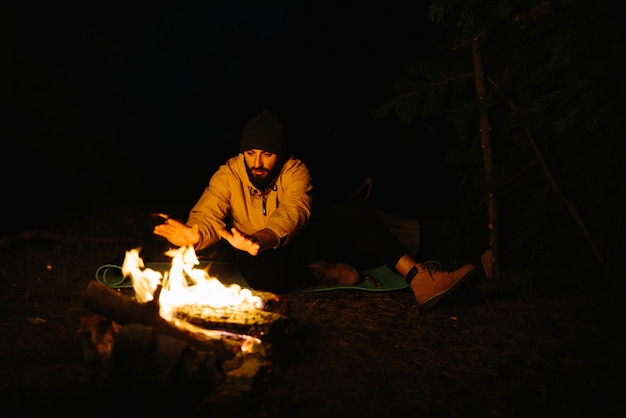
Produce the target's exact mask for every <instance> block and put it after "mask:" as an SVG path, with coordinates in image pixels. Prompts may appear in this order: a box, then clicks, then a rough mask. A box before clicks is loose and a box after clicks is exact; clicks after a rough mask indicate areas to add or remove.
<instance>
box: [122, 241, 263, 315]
mask: <svg viewBox="0 0 626 418" xmlns="http://www.w3.org/2000/svg"><path fill="white" fill-rule="evenodd" d="M165 254H166V255H168V256H170V257H172V265H171V268H170V270H169V271H166V272H165V273H161V272H159V271H155V270H152V269H150V268H146V267H145V264H144V262H143V259H142V258H141V257H140V256H139V250H138V249H133V250H130V251H126V257H125V258H124V263H123V264H122V274H123V275H124V276H125V277H128V276H130V278H131V282H132V284H133V289H134V290H135V297H136V299H137V300H138V301H139V302H142V303H144V302H149V301H151V300H153V299H154V293H155V291H156V289H157V287H158V286H159V285H160V286H161V287H162V289H161V293H160V296H159V306H160V311H159V315H160V316H161V317H162V318H163V319H165V320H167V321H172V320H173V319H174V318H173V316H174V312H175V310H176V308H178V307H181V306H208V307H212V308H229V309H231V310H232V309H235V310H241V311H250V310H260V309H263V307H264V306H265V301H264V300H263V299H262V298H261V297H259V296H256V295H253V294H252V291H251V290H250V289H245V288H242V287H241V286H239V285H237V284H232V285H229V286H225V285H224V284H222V282H220V281H219V280H218V279H217V278H213V277H210V276H209V273H208V271H206V270H204V269H199V268H196V266H197V265H199V264H200V262H199V260H198V258H197V256H196V253H195V251H194V249H193V247H180V248H178V249H172V250H169V251H168V252H166V253H165Z"/></svg>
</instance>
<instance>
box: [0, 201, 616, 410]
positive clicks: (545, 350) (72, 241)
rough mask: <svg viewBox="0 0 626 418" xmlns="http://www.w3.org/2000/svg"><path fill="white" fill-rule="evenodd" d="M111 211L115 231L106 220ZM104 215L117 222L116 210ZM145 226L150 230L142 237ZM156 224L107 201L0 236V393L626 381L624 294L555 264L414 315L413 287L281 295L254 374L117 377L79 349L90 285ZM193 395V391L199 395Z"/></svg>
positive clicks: (413, 391)
mask: <svg viewBox="0 0 626 418" xmlns="http://www.w3.org/2000/svg"><path fill="white" fill-rule="evenodd" d="M111 219H115V221H116V222H120V220H123V221H124V222H121V224H122V226H123V227H122V228H119V226H116V225H111V223H112V222H111ZM107 220H108V221H107ZM146 231H148V233H146ZM149 231H151V228H150V227H149V226H147V225H146V224H144V223H142V222H137V221H136V218H133V217H132V216H128V217H120V216H118V215H117V214H115V215H114V214H111V213H103V214H97V215H95V216H93V217H91V218H89V222H85V223H83V224H80V223H75V224H73V225H65V226H64V227H59V228H57V229H56V230H46V231H27V232H23V233H21V234H16V235H13V236H7V237H2V241H1V242H0V245H1V246H0V265H1V266H2V276H1V278H0V303H1V306H2V315H1V316H0V332H1V335H2V337H1V338H2V344H1V345H0V370H1V375H0V389H1V391H0V393H1V395H0V397H1V400H2V405H3V407H4V408H5V410H13V411H19V413H20V414H24V415H26V414H27V413H30V412H32V413H40V414H45V415H48V414H49V415H52V414H56V413H61V414H63V416H114V415H113V414H117V413H125V412H132V413H141V414H142V415H146V416H150V415H153V416H161V415H163V416H164V415H172V414H174V413H175V414H176V416H179V417H180V416H239V417H321V416H325V417H344V418H347V417H379V416H398V417H400V416H421V417H465V416H467V417H470V416H471V417H476V416H480V417H503V418H504V417H507V418H508V417H529V416H534V417H537V416H567V417H588V416H601V417H617V416H618V415H619V416H622V409H623V408H622V406H621V401H622V400H623V399H624V398H625V395H626V390H625V389H624V384H623V383H622V376H621V374H622V372H623V371H625V370H626V367H625V366H626V362H625V361H624V353H626V338H625V336H624V332H623V329H624V326H623V323H624V319H623V318H622V314H623V306H624V305H623V296H621V295H616V294H612V295H610V296H609V297H606V296H607V295H606V294H604V293H603V292H590V291H589V290H588V287H589V286H588V285H587V286H585V285H584V284H583V283H581V282H580V281H579V280H577V279H574V278H572V277H570V276H568V275H567V274H565V273H562V272H548V271H546V272H545V275H544V276H542V277H525V278H521V277H520V278H506V279H500V281H494V279H488V278H486V277H484V275H482V274H481V275H480V277H477V279H476V280H475V281H474V282H472V283H471V284H470V285H468V286H466V287H464V288H463V289H460V290H459V292H456V293H455V294H453V295H450V296H449V297H448V298H447V299H443V300H442V301H441V303H440V304H439V305H437V306H436V308H435V309H433V310H432V311H429V312H426V313H422V314H420V313H419V311H418V309H417V304H416V302H415V299H414V297H413V295H412V293H411V291H410V290H406V289H405V290H399V291H390V292H365V291H352V290H334V291H326V292H299V293H293V294H288V295H283V296H282V300H283V301H284V303H285V306H286V307H287V311H286V314H287V315H288V317H289V318H291V319H293V320H294V323H296V324H297V325H298V326H297V332H296V333H295V334H294V335H293V336H292V339H291V341H290V343H289V345H288V347H287V348H288V350H287V353H288V354H287V355H281V356H279V357H277V358H276V359H275V361H274V363H273V365H272V367H271V373H268V374H267V376H265V377H264V378H263V379H262V381H261V382H259V383H258V384H255V385H254V387H253V389H252V390H250V391H248V392H243V393H238V394H234V395H232V396H223V397H218V396H213V395H212V394H211V393H210V391H209V390H207V391H206V393H204V394H203V393H202V387H201V385H196V387H195V390H196V391H195V393H194V396H191V395H190V396H183V395H181V393H180V392H181V391H180V388H172V387H169V386H168V385H167V384H164V385H162V386H159V387H157V388H155V387H154V386H153V385H149V384H146V385H145V386H143V385H142V383H141V381H137V382H134V383H133V384H132V385H125V384H122V383H123V382H117V381H115V380H112V379H110V377H109V376H107V373H106V370H104V367H103V365H102V364H100V363H99V362H97V361H96V362H94V361H93V359H91V361H88V360H89V359H87V358H86V356H85V341H84V333H82V332H81V326H82V325H81V323H82V322H83V320H84V319H85V318H86V317H90V316H91V315H93V312H90V311H89V310H88V309H86V308H85V306H84V293H85V290H86V289H87V287H88V285H89V283H90V282H91V281H93V279H94V273H95V271H96V269H97V268H98V267H99V266H101V265H103V264H105V263H107V262H109V261H111V260H114V259H116V258H119V257H120V255H123V254H124V252H125V251H127V250H129V249H132V248H137V247H141V248H142V251H143V254H145V255H144V260H146V261H150V257H152V256H154V254H158V253H160V252H162V251H163V249H164V243H163V242H162V241H159V240H156V239H155V238H154V237H152V236H151V234H150V233H149ZM198 394H199V395H198Z"/></svg>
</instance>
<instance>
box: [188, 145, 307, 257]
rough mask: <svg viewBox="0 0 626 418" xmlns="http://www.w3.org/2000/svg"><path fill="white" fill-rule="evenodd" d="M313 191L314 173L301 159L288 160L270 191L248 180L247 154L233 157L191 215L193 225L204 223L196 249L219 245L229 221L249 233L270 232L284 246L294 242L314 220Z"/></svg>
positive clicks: (203, 194) (219, 172) (214, 177)
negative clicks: (312, 179)
mask: <svg viewBox="0 0 626 418" xmlns="http://www.w3.org/2000/svg"><path fill="white" fill-rule="evenodd" d="M312 189H313V186H312V183H311V174H310V172H309V169H308V168H307V167H306V165H305V164H304V163H303V162H302V161H300V160H298V159H296V158H293V157H291V158H289V159H288V160H287V161H286V162H285V164H284V166H283V169H282V171H281V172H280V174H279V175H278V178H277V179H276V182H275V183H274V184H273V185H272V186H270V187H268V189H267V190H266V191H265V193H262V192H261V191H260V190H257V189H256V188H255V187H254V186H253V185H252V183H251V182H250V180H249V179H248V174H247V172H246V163H245V161H244V156H243V154H239V155H237V156H236V157H232V158H230V159H229V160H228V161H226V163H225V164H223V165H221V166H220V168H219V169H218V170H217V171H216V172H215V174H213V176H212V177H211V180H210V181H209V185H208V186H207V187H206V188H205V189H204V192H203V193H202V195H201V196H200V199H199V200H198V202H197V203H196V204H195V206H194V207H193V208H192V209H191V212H190V213H189V219H188V220H187V225H194V224H196V225H198V227H199V230H200V235H201V238H200V242H198V244H197V245H196V249H197V250H201V249H204V248H206V247H208V246H209V245H212V244H215V243H216V242H217V241H219V240H220V236H219V233H218V231H220V230H222V229H224V227H225V225H226V220H227V219H228V218H230V219H232V225H233V226H234V227H236V228H237V229H239V230H240V231H242V232H243V233H245V234H248V235H251V234H253V233H255V232H257V231H259V230H261V229H263V228H268V229H270V230H271V231H272V232H274V234H276V237H277V238H278V242H279V245H284V244H286V243H288V242H289V241H290V240H291V239H292V238H293V237H294V236H295V235H296V234H297V233H298V232H299V231H300V230H301V229H302V228H303V227H304V226H305V225H306V224H307V223H308V222H309V220H310V217H311V192H312ZM264 210H265V213H264Z"/></svg>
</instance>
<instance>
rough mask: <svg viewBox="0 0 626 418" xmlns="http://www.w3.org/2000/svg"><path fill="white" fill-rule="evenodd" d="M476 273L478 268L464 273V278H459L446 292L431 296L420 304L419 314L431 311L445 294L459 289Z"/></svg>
mask: <svg viewBox="0 0 626 418" xmlns="http://www.w3.org/2000/svg"><path fill="white" fill-rule="evenodd" d="M477 271H478V268H476V267H474V268H473V269H472V270H470V271H468V272H467V273H465V275H464V276H461V278H460V279H459V280H457V281H456V283H454V284H453V285H452V286H450V287H449V288H448V289H447V290H446V291H444V292H441V293H439V294H438V295H435V296H433V297H432V298H430V299H429V300H427V301H426V302H424V303H422V304H421V305H420V306H419V310H420V312H424V311H428V310H430V309H432V308H433V307H434V306H435V305H436V304H438V303H439V300H441V298H442V297H444V296H446V295H447V294H449V293H450V292H452V291H453V290H454V289H456V288H457V287H459V286H460V285H461V283H463V282H464V281H465V280H466V279H468V278H470V277H471V276H473V275H474V274H475V273H476V272H477Z"/></svg>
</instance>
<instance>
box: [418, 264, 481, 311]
mask: <svg viewBox="0 0 626 418" xmlns="http://www.w3.org/2000/svg"><path fill="white" fill-rule="evenodd" d="M439 266H440V265H439V263H436V262H435V263H431V262H426V263H422V264H419V265H418V266H417V274H416V275H415V276H414V277H413V279H412V280H411V282H410V285H411V289H412V290H413V294H414V295H415V299H417V302H418V303H419V309H420V311H427V310H429V309H431V308H432V307H433V306H435V305H436V304H437V303H438V302H439V300H440V299H441V298H442V297H444V296H445V295H447V294H449V293H450V292H452V291H453V290H454V289H455V288H456V287H457V286H459V285H460V284H461V283H462V282H463V281H464V280H465V279H467V278H468V277H470V276H472V275H473V274H474V273H476V271H477V269H476V266H474V265H473V264H466V265H464V266H463V267H460V268H458V269H456V270H454V271H443V270H439Z"/></svg>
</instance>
